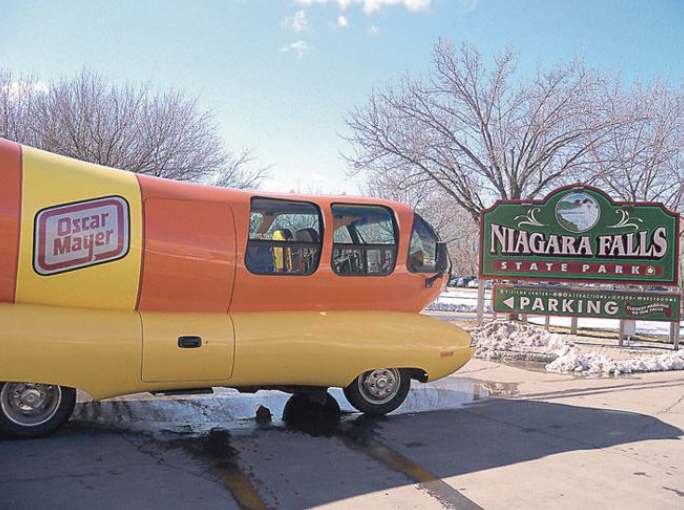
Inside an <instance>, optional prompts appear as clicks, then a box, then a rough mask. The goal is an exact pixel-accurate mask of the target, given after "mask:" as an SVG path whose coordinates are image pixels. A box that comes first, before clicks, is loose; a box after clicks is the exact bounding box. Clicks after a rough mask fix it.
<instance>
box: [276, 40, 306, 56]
mask: <svg viewBox="0 0 684 510" xmlns="http://www.w3.org/2000/svg"><path fill="white" fill-rule="evenodd" d="M313 49H314V47H313V46H310V45H309V43H307V42H306V41H295V42H293V43H291V44H288V45H287V46H283V47H282V48H280V49H278V51H279V52H280V53H294V54H295V55H297V56H298V57H300V58H301V57H303V56H304V55H306V54H307V53H309V52H311V51H313Z"/></svg>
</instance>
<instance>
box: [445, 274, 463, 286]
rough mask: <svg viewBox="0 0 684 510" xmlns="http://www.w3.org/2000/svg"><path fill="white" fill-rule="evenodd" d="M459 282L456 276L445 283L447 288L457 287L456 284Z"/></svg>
mask: <svg viewBox="0 0 684 510" xmlns="http://www.w3.org/2000/svg"><path fill="white" fill-rule="evenodd" d="M459 280H461V278H459V277H458V276H452V277H451V278H449V281H448V282H447V287H458V282H459Z"/></svg>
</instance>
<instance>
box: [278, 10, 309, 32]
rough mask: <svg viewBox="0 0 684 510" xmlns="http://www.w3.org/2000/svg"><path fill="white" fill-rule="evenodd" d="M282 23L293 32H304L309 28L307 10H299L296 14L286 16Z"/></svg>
mask: <svg viewBox="0 0 684 510" xmlns="http://www.w3.org/2000/svg"><path fill="white" fill-rule="evenodd" d="M282 25H283V27H285V28H289V29H290V30H292V31H293V32H303V31H304V30H307V29H308V28H309V20H308V19H306V12H305V11H297V12H296V13H295V15H294V16H291V17H289V18H285V19H284V20H283V23H282Z"/></svg>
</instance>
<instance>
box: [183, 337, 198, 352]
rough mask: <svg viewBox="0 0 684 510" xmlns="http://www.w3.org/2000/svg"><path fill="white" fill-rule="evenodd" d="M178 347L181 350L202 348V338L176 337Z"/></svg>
mask: <svg viewBox="0 0 684 510" xmlns="http://www.w3.org/2000/svg"><path fill="white" fill-rule="evenodd" d="M178 347H180V348H181V349H195V348H197V347H202V337H200V336H181V337H178Z"/></svg>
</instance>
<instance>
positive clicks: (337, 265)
mask: <svg viewBox="0 0 684 510" xmlns="http://www.w3.org/2000/svg"><path fill="white" fill-rule="evenodd" d="M332 214H333V222H334V224H333V229H334V232H333V254H332V268H333V271H335V272H336V273H337V274H339V275H341V276H385V275H388V274H390V273H391V272H392V271H394V265H395V264H396V260H397V228H396V225H395V223H394V216H393V213H392V211H391V210H390V209H388V208H386V207H381V206H377V205H342V204H336V205H333V206H332Z"/></svg>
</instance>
